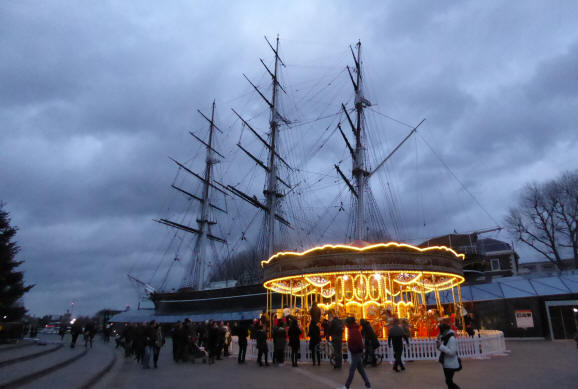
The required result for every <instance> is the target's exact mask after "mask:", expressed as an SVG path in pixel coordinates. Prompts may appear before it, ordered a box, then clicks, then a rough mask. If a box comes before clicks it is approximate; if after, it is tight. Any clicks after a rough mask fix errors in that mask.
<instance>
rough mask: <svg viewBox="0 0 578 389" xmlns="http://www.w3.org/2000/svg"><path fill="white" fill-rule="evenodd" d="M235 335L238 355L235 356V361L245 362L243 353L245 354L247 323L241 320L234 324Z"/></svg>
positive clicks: (247, 332)
mask: <svg viewBox="0 0 578 389" xmlns="http://www.w3.org/2000/svg"><path fill="white" fill-rule="evenodd" d="M235 335H237V336H238V339H239V340H238V343H239V356H238V357H237V362H238V363H245V355H246V354H247V337H248V336H249V329H248V328H247V324H245V323H243V322H241V323H238V324H237V325H236V326H235Z"/></svg>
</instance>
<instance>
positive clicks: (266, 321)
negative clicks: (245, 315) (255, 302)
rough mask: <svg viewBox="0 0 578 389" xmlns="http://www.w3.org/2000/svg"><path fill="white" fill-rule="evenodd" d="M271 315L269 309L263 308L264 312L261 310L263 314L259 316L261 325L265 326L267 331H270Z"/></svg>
mask: <svg viewBox="0 0 578 389" xmlns="http://www.w3.org/2000/svg"><path fill="white" fill-rule="evenodd" d="M268 316H269V315H268V314H267V310H265V309H263V312H261V316H260V317H259V322H261V325H262V326H263V329H264V330H265V333H267V331H269V321H270V320H269V317H268Z"/></svg>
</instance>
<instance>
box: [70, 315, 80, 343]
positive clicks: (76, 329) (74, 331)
mask: <svg viewBox="0 0 578 389" xmlns="http://www.w3.org/2000/svg"><path fill="white" fill-rule="evenodd" d="M81 333H82V325H81V324H80V323H79V322H78V320H76V321H75V322H74V323H72V327H71V328H70V335H71V336H72V340H71V341H70V348H74V347H75V346H76V339H78V335H80V334H81Z"/></svg>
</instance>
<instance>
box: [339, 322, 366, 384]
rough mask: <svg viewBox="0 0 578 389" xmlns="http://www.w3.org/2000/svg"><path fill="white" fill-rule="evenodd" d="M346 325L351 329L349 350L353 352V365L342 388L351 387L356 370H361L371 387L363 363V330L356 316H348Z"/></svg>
mask: <svg viewBox="0 0 578 389" xmlns="http://www.w3.org/2000/svg"><path fill="white" fill-rule="evenodd" d="M345 325H347V328H348V329H349V338H348V339H347V346H348V347H349V352H350V353H351V365H350V367H349V376H348V377H347V381H346V382H345V386H344V387H343V388H342V389H349V385H351V382H352V381H353V376H354V375H355V370H357V371H359V374H361V377H362V378H363V381H364V382H365V387H366V388H371V384H370V383H369V378H367V374H365V369H364V368H363V363H362V360H361V359H362V354H363V339H362V337H361V332H360V329H359V325H358V324H357V323H356V322H355V318H354V317H348V318H347V319H346V320H345Z"/></svg>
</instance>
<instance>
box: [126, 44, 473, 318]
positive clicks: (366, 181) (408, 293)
mask: <svg viewBox="0 0 578 389" xmlns="http://www.w3.org/2000/svg"><path fill="white" fill-rule="evenodd" d="M265 40H266V43H267V46H268V47H269V48H270V50H271V53H272V56H271V57H272V60H271V61H270V62H269V63H266V61H264V60H263V59H261V60H260V62H261V64H262V66H263V68H264V69H263V72H264V73H263V75H264V76H263V77H262V78H261V80H259V81H255V80H253V79H251V77H248V76H246V75H245V74H243V76H244V78H245V79H246V81H247V85H248V87H249V90H250V95H249V94H245V95H242V97H241V98H242V99H243V100H244V101H245V98H246V96H251V97H256V98H257V99H258V100H259V102H258V103H256V102H255V100H254V99H248V98H247V101H251V103H246V104H245V108H244V110H241V109H237V108H231V111H230V115H228V116H229V117H230V118H229V119H227V120H222V121H219V120H218V117H219V116H220V115H219V112H220V108H219V107H218V106H217V104H216V103H215V102H213V103H212V104H211V108H210V111H209V112H202V111H200V110H199V111H198V112H199V114H200V116H199V118H200V119H201V120H202V121H203V122H204V123H205V126H204V128H203V131H194V132H191V133H190V135H191V136H192V141H194V142H196V144H197V145H198V147H199V148H198V152H197V153H195V156H197V157H201V158H200V159H201V160H200V161H196V162H195V164H194V166H191V165H192V162H193V161H188V162H183V161H179V160H177V159H172V161H173V162H174V163H175V165H176V167H177V169H178V174H177V178H176V179H175V182H174V183H173V184H172V185H171V186H172V189H173V190H174V191H175V193H177V194H178V195H179V196H181V197H182V199H184V200H186V202H187V206H186V207H184V208H180V209H178V210H177V211H176V212H173V213H172V214H171V215H168V216H167V217H162V218H158V219H156V222H158V223H160V224H162V225H164V226H166V227H167V229H168V235H169V237H170V248H169V249H167V250H166V251H165V255H164V260H165V262H164V263H162V264H159V265H158V266H156V269H155V271H154V273H155V274H154V276H153V277H151V279H150V280H148V281H147V282H144V281H142V280H141V279H139V278H137V277H136V276H135V275H134V274H129V278H130V279H131V280H132V281H133V282H135V283H136V284H137V285H138V286H139V287H140V288H141V289H143V290H144V291H145V294H146V298H148V299H150V301H152V302H153V304H154V317H155V319H156V320H158V321H161V322H176V321H177V320H183V319H185V318H190V319H191V320H193V321H204V320H209V319H214V320H249V319H253V318H256V317H258V316H259V314H260V313H261V312H263V311H267V312H269V314H271V315H276V314H277V313H276V312H277V311H280V310H282V309H283V308H285V309H289V310H290V311H291V312H292V313H293V314H294V315H295V316H297V317H299V318H300V320H302V321H304V322H306V321H307V320H309V319H308V318H307V317H306V316H307V312H308V310H309V308H310V307H311V306H312V305H313V304H314V303H315V304H318V305H319V306H321V307H322V308H323V309H324V310H325V311H331V310H333V311H336V312H339V313H340V314H341V315H355V316H358V317H366V318H369V319H371V320H372V321H373V322H374V324H377V326H376V328H378V329H381V328H382V327H383V323H385V322H386V320H387V318H388V317H391V316H399V317H404V318H407V319H411V320H413V321H415V322H417V321H419V320H422V321H424V320H426V316H427V313H426V311H427V310H428V308H430V307H433V308H434V309H436V310H437V311H438V313H439V314H449V313H454V314H455V313H458V312H461V309H462V304H461V294H460V293H461V292H460V289H459V288H460V284H461V283H462V282H463V281H464V275H463V268H462V261H463V259H464V255H463V254H461V253H459V252H457V251H454V250H453V249H452V248H450V247H446V246H440V245H430V244H429V243H428V241H429V239H428V237H423V238H422V239H421V241H420V240H419V237H418V239H417V240H418V241H417V242H415V241H416V239H415V238H414V239H413V240H414V243H413V244H409V243H403V242H402V241H401V240H402V238H404V237H403V234H404V233H403V231H402V228H401V227H400V224H401V216H400V214H399V209H398V208H397V207H396V206H395V201H396V196H398V195H396V193H395V191H394V190H392V187H391V186H392V183H391V181H392V179H391V172H390V171H389V169H388V164H389V163H390V161H391V160H392V159H393V157H394V156H396V155H397V153H398V151H399V150H400V149H402V148H403V147H404V145H406V143H409V140H410V139H412V138H413V137H415V135H416V133H417V131H418V128H419V127H420V126H421V125H422V123H423V122H424V120H425V119H424V120H421V121H420V122H418V123H417V124H416V125H408V124H406V123H403V122H400V121H398V120H396V119H393V118H391V117H389V116H388V115H386V114H383V113H381V112H380V111H379V110H377V109H376V108H375V107H374V105H372V102H371V101H370V99H369V98H368V97H367V96H366V89H367V88H366V82H365V75H364V71H363V61H362V45H361V42H358V43H357V44H356V45H355V46H354V47H350V48H349V53H348V55H350V57H351V59H352V65H351V66H345V67H344V68H343V69H342V70H341V71H340V72H339V73H338V75H337V76H338V77H341V79H345V80H346V82H347V83H348V84H349V85H350V86H349V87H348V88H349V92H347V93H346V96H347V97H346V98H344V101H341V102H339V103H336V104H335V105H329V104H325V105H321V104H320V103H319V99H320V98H319V96H320V95H322V94H330V95H334V94H335V91H333V90H331V88H330V86H331V85H332V84H334V83H335V80H336V78H333V75H331V76H330V78H327V77H326V78H325V79H323V80H322V81H321V82H313V85H314V86H313V87H311V88H308V87H302V86H301V84H298V83H292V84H291V85H290V86H287V85H286V84H285V83H284V81H283V77H282V76H283V75H284V70H285V68H286V67H287V66H286V64H285V62H284V59H283V58H282V56H281V52H280V41H279V38H278V37H277V39H276V40H275V41H273V42H271V41H270V40H268V39H267V38H265ZM295 92H298V93H301V95H300V96H301V100H302V101H305V108H299V107H296V104H295V99H293V97H292V95H293V94H295ZM335 96H337V97H336V98H338V99H339V98H340V97H338V95H335ZM288 107H292V108H295V109H293V111H292V112H291V113H288V112H286V111H288V109H287V108H288ZM368 112H370V113H372V114H373V115H377V116H378V117H380V118H381V119H383V118H386V119H387V120H392V121H394V122H397V123H398V124H401V127H402V129H403V130H402V131H404V132H405V133H404V134H403V136H401V137H400V138H399V139H397V140H396V141H395V142H393V144H390V143H388V142H383V138H386V137H387V136H386V135H384V132H385V130H384V129H383V128H380V129H379V131H378V132H377V133H376V132H375V131H374V132H371V131H370V128H371V125H370V124H371V123H375V122H374V121H372V120H373V119H368V117H366V113H368ZM299 113H301V114H305V115H309V117H308V118H305V119H303V118H299V117H296V116H297V115H298V114H299ZM227 123H232V124H227ZM235 126H240V128H241V130H240V131H239V129H238V127H235ZM234 128H236V129H234ZM233 129H234V130H233ZM239 134H240V136H239V140H238V141H237V143H236V144H234V145H233V146H234V147H230V146H231V143H232V142H231V139H232V138H233V137H236V136H237V135H239ZM227 144H228V146H229V148H230V149H231V150H229V151H225V150H224V149H221V148H220V147H221V146H223V145H224V146H223V147H225V148H226V147H227ZM406 147H407V146H406ZM233 149H234V150H236V152H233ZM197 159H199V158H197ZM245 167H251V168H252V170H253V172H252V173H247V172H246V169H245ZM386 203H388V204H386ZM424 225H425V223H424ZM442 293H445V294H446V298H445V300H444V299H443V298H442V297H441V294H442ZM450 295H451V296H452V297H453V300H451V302H452V303H451V304H449V305H448V304H447V302H448V298H449V297H448V296H450ZM444 302H445V306H444ZM380 323H382V324H380ZM416 327H417V326H416Z"/></svg>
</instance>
